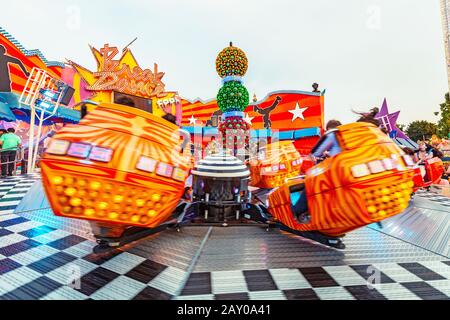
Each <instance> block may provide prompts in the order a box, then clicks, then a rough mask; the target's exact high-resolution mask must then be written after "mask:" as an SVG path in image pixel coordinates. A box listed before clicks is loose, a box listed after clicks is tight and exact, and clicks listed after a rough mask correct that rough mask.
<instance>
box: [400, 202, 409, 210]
mask: <svg viewBox="0 0 450 320" xmlns="http://www.w3.org/2000/svg"><path fill="white" fill-rule="evenodd" d="M406 208H408V205H407V204H406V203H402V204H401V205H400V209H402V210H405V209H406Z"/></svg>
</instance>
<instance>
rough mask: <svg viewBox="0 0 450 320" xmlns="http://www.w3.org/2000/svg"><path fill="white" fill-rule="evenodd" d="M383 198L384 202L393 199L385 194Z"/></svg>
mask: <svg viewBox="0 0 450 320" xmlns="http://www.w3.org/2000/svg"><path fill="white" fill-rule="evenodd" d="M381 200H382V201H383V202H389V201H391V198H390V197H388V196H384V197H383V198H381Z"/></svg>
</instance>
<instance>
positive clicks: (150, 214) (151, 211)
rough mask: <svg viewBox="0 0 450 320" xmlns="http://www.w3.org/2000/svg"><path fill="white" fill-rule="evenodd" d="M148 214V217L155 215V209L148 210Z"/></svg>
mask: <svg viewBox="0 0 450 320" xmlns="http://www.w3.org/2000/svg"><path fill="white" fill-rule="evenodd" d="M148 216H149V217H150V218H152V217H154V216H156V211H155V210H150V211H149V212H148Z"/></svg>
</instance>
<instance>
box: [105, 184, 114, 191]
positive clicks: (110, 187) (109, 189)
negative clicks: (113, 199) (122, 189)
mask: <svg viewBox="0 0 450 320" xmlns="http://www.w3.org/2000/svg"><path fill="white" fill-rule="evenodd" d="M112 189H113V186H112V185H111V184H109V183H108V184H107V185H106V186H105V190H106V191H112Z"/></svg>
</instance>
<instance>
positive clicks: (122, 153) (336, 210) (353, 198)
mask: <svg viewBox="0 0 450 320" xmlns="http://www.w3.org/2000/svg"><path fill="white" fill-rule="evenodd" d="M97 56H99V53H98V54H97ZM109 63H111V61H110V62H109ZM112 65H113V64H111V65H110V66H107V67H108V68H110V67H111V66H112ZM115 67H117V65H115ZM247 67H248V61H247V57H246V56H245V53H244V52H243V51H242V50H240V49H239V48H236V47H234V46H233V45H232V44H231V45H230V47H227V48H225V49H224V50H223V51H222V52H221V53H220V55H219V57H218V58H217V71H218V73H219V75H220V76H221V77H222V79H223V87H222V88H221V90H220V92H219V94H218V99H217V104H218V106H219V108H220V109H221V111H222V115H221V119H220V120H221V121H220V124H219V126H218V129H217V130H218V136H219V140H218V144H219V145H220V146H221V148H220V150H216V151H215V152H212V153H211V154H210V155H208V156H206V157H204V158H203V159H201V160H200V161H198V162H197V163H195V164H193V162H194V161H193V159H192V154H191V153H190V152H186V150H189V151H190V146H191V144H190V139H191V137H190V135H188V134H187V133H186V131H184V130H181V129H180V127H178V126H177V125H175V124H173V123H170V122H168V121H166V120H164V119H162V118H161V117H158V116H155V115H153V114H150V113H148V112H144V111H142V110H139V109H137V108H132V107H127V106H123V105H118V104H112V103H106V102H104V101H95V102H93V101H87V102H84V104H85V105H86V106H87V109H88V110H89V111H90V112H89V113H87V115H86V116H85V117H84V118H83V119H81V121H80V122H79V123H78V124H71V125H66V126H65V127H64V128H63V129H61V130H59V131H58V132H57V133H56V134H55V136H54V137H53V138H52V140H51V142H50V144H49V146H48V149H47V150H46V153H45V155H44V157H43V159H42V162H41V170H42V178H43V184H44V189H45V192H46V194H47V198H48V200H49V202H50V205H51V207H52V209H53V212H54V213H55V214H56V215H58V216H63V217H69V218H76V219H83V220H88V221H89V222H90V223H91V226H92V231H93V233H94V235H95V236H96V238H97V240H98V244H99V245H98V246H97V247H96V249H95V251H96V252H103V251H107V250H110V249H112V248H117V247H120V246H123V245H125V244H128V243H130V242H134V241H136V240H139V239H142V238H145V237H147V236H149V235H150V234H153V233H155V232H161V231H163V230H165V229H166V228H168V227H175V228H177V229H178V230H181V228H182V227H184V226H187V225H190V224H195V225H211V224H213V225H221V226H224V227H225V226H228V225H230V224H250V225H251V224H254V225H256V226H258V225H264V226H267V227H273V226H278V227H280V228H281V229H282V230H285V231H289V232H291V233H295V234H297V235H300V236H303V237H306V238H310V239H312V240H315V241H317V242H319V243H322V244H324V245H327V246H330V247H335V248H338V249H343V248H345V245H344V244H343V242H342V238H343V237H344V236H345V234H346V233H348V232H351V231H353V230H355V229H357V228H360V227H363V226H365V225H368V224H371V223H374V222H380V221H382V220H384V219H386V218H389V217H392V216H394V215H397V214H399V213H401V212H403V211H404V210H405V209H406V208H407V207H408V204H409V202H410V199H411V195H412V194H413V192H414V190H413V188H414V182H413V177H414V165H415V164H414V163H413V161H412V159H411V158H410V157H409V156H408V155H406V154H405V152H403V151H402V149H401V148H400V147H399V146H398V145H397V144H396V143H395V142H394V141H393V140H391V139H390V138H389V137H388V136H387V135H385V134H384V133H383V132H382V131H381V130H380V129H379V128H377V127H376V126H374V125H372V124H369V123H354V124H348V125H343V126H340V127H338V128H337V129H335V130H334V131H332V132H328V133H326V134H325V135H324V136H323V137H322V139H321V140H320V141H319V142H318V143H317V145H318V146H320V145H321V144H322V143H325V141H327V140H326V138H327V136H328V135H330V134H332V135H334V137H335V141H334V144H335V146H334V147H336V148H337V149H338V150H339V152H338V153H337V154H335V155H333V156H331V157H329V158H327V159H325V160H324V161H323V162H320V163H318V164H316V165H314V166H313V167H312V168H309V169H308V170H304V169H302V168H304V167H303V166H302V164H303V163H302V157H301V156H300V153H299V152H298V147H297V146H295V145H294V143H293V142H292V141H275V139H272V140H271V141H270V143H266V144H261V145H258V147H257V151H256V153H255V154H251V153H250V152H249V150H250V147H249V145H250V144H251V138H252V134H251V132H250V129H251V127H252V126H251V121H248V119H249V118H250V117H249V115H248V114H246V113H245V112H244V111H245V110H246V108H247V107H248V104H249V94H248V91H247V90H246V89H245V87H244V86H243V84H242V83H243V82H242V77H243V76H244V75H245V73H246V71H247ZM159 79H160V78H159ZM147 86H148V85H147ZM154 88H155V90H156V88H157V87H154ZM158 88H159V89H158V90H160V89H161V88H160V87H158ZM103 89H104V88H103ZM158 92H160V91H158ZM318 95H320V93H319V94H318ZM276 100H277V102H281V100H282V98H281V97H279V96H277V98H276ZM251 109H254V110H257V112H260V113H261V108H259V109H258V108H254V107H251ZM306 109H307V108H300V107H299V104H298V102H297V104H296V108H295V110H292V111H289V112H291V113H292V114H293V115H294V120H295V119H296V118H301V117H303V112H304V111H305V110H306ZM193 117H194V116H193V115H192V118H193ZM273 118H275V117H273ZM194 120H195V119H194ZM272 122H273V119H272V121H271V120H270V114H269V113H267V115H264V125H265V127H266V129H267V126H269V127H270V126H272ZM194 123H195V121H194ZM264 130H265V129H264ZM284 134H286V133H284ZM293 135H294V134H293ZM191 175H192V186H189V187H188V188H189V190H188V191H191V192H192V195H190V196H186V194H189V192H186V189H185V186H186V181H187V180H188V178H189V177H190V176H191Z"/></svg>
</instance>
